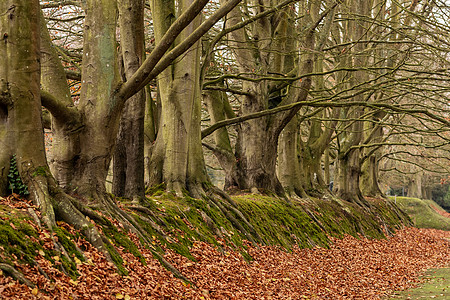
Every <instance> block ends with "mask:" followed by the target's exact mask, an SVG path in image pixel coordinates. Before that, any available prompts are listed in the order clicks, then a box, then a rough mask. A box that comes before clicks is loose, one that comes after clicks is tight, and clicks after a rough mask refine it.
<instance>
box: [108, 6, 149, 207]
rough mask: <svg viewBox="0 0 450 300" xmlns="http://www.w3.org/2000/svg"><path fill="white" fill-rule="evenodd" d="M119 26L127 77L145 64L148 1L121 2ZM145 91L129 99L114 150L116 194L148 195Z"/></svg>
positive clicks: (123, 195)
mask: <svg viewBox="0 0 450 300" xmlns="http://www.w3.org/2000/svg"><path fill="white" fill-rule="evenodd" d="M118 3H119V26H120V31H121V50H122V57H123V62H124V68H125V72H124V73H125V74H124V77H125V80H127V79H129V78H131V76H132V75H133V74H134V73H135V72H136V71H137V70H138V68H139V67H140V66H141V63H142V58H143V55H144V1H143V0H122V1H119V2H118ZM144 115H145V91H144V90H142V91H140V92H138V93H137V94H135V95H134V96H132V97H131V98H130V99H128V100H127V102H126V104H125V107H124V109H123V112H122V117H121V121H120V126H119V133H118V137H117V142H116V150H115V153H114V163H113V166H114V169H113V193H114V194H115V195H116V196H121V197H126V198H131V199H132V198H141V197H144V192H145V191H144V190H145V185H144Z"/></svg>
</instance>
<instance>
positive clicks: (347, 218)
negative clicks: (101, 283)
mask: <svg viewBox="0 0 450 300" xmlns="http://www.w3.org/2000/svg"><path fill="white" fill-rule="evenodd" d="M117 201H118V202H121V203H120V206H121V207H122V209H123V210H124V211H125V212H127V213H128V214H130V215H131V216H133V217H134V219H135V220H136V223H137V224H139V226H140V227H141V229H142V230H144V231H145V232H146V233H147V236H146V237H144V236H139V235H137V237H138V238H137V239H136V238H130V236H128V235H127V234H126V230H125V229H124V227H122V226H117V222H116V221H113V220H112V221H107V220H106V219H105V222H104V223H103V224H97V225H98V226H99V228H101V231H102V232H103V234H104V235H105V238H106V239H108V240H109V242H110V244H111V246H110V247H112V245H114V246H115V247H120V249H124V250H125V251H128V252H130V253H132V254H133V255H135V256H137V257H139V259H140V260H141V262H142V263H143V264H145V259H144V258H143V257H142V256H141V255H140V252H139V250H138V249H139V246H144V247H149V248H152V249H153V250H154V251H155V253H158V252H159V253H163V252H164V250H163V249H164V248H169V249H172V250H174V251H176V252H177V253H180V254H182V255H184V256H186V257H188V258H190V259H193V257H192V256H191V255H190V252H189V249H190V248H191V246H192V245H193V243H194V242H195V241H199V240H200V241H206V242H208V243H211V244H214V245H216V246H217V247H218V248H219V249H220V248H221V245H223V243H226V244H228V245H231V246H233V247H235V248H236V249H238V250H239V251H240V252H241V253H242V255H243V256H244V257H245V258H246V259H247V260H251V259H252V258H251V257H250V255H249V254H248V253H247V252H246V246H245V245H246V243H245V242H244V240H252V239H253V240H256V241H257V242H258V243H261V244H265V245H275V246H280V247H283V248H285V249H286V250H287V251H289V250H290V249H291V248H292V247H293V246H294V245H298V246H299V247H301V248H307V247H314V246H321V247H327V246H328V243H329V236H335V237H341V236H343V235H345V234H350V235H352V236H358V235H363V236H367V237H373V238H383V237H384V236H385V234H386V233H391V232H394V231H395V230H396V229H398V228H400V227H403V226H404V225H409V224H410V219H409V218H408V216H407V215H406V214H404V213H403V212H402V211H401V210H399V209H398V208H397V206H396V205H395V204H394V203H393V201H392V200H386V199H378V200H376V199H371V200H370V201H369V202H370V205H371V207H370V209H368V208H361V207H359V206H356V205H354V204H351V203H347V202H342V201H336V200H324V199H309V200H307V201H304V202H300V201H297V200H292V201H290V202H288V201H286V200H284V199H279V198H275V197H269V196H261V195H255V194H248V195H239V196H234V197H233V198H232V200H229V202H230V203H231V204H230V203H228V204H225V203H220V201H218V200H217V199H215V200H214V201H213V200H211V199H210V198H206V197H205V199H194V198H191V197H184V198H178V197H174V196H173V195H171V194H167V193H160V192H155V193H154V194H153V195H151V196H149V197H147V198H146V199H145V200H143V201H142V202H141V203H140V204H139V205H137V204H136V203H133V202H131V201H127V200H126V199H118V200H117ZM223 201H224V202H225V201H226V200H223ZM225 206H226V207H228V209H226V210H225V209H224V207H225ZM29 209H30V208H28V209H25V208H23V209H20V208H13V207H11V206H8V205H1V206H0V249H2V251H1V254H0V263H7V264H9V265H14V264H17V263H27V264H33V263H34V261H35V258H36V256H38V255H44V256H45V257H46V258H47V259H48V260H50V261H51V262H52V263H54V264H55V267H58V268H60V269H63V270H64V271H65V272H66V273H68V274H69V275H70V276H72V277H76V276H77V270H76V263H75V262H76V261H78V260H83V255H82V253H80V252H79V250H80V249H79V248H77V247H76V246H75V244H74V241H75V240H76V239H77V238H79V236H78V234H77V233H76V232H74V231H72V230H70V228H68V227H67V225H66V224H63V223H59V227H57V228H53V235H54V236H55V237H56V239H57V241H58V242H59V243H60V244H62V246H63V247H64V248H65V250H66V251H67V252H68V253H67V255H65V256H64V255H61V253H58V252H57V251H56V250H49V249H48V247H45V245H44V244H45V242H46V240H47V242H48V237H46V236H45V234H44V235H42V232H41V233H38V231H37V227H36V226H34V225H33V218H31V216H30V215H29V214H28V211H29ZM149 237H150V238H149ZM133 240H134V241H137V240H139V241H140V243H141V245H136V244H135V243H134V242H132V241H133ZM108 244H109V243H108ZM81 250H82V249H81ZM110 250H111V249H110ZM109 252H110V253H112V254H114V253H115V255H111V256H112V259H113V261H114V263H115V264H116V265H117V267H118V271H119V272H120V273H122V274H126V269H125V268H123V266H122V260H121V257H120V255H119V256H118V257H116V256H117V255H116V254H118V253H117V251H113V250H111V251H109Z"/></svg>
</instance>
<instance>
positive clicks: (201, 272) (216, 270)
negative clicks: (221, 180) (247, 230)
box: [0, 203, 450, 299]
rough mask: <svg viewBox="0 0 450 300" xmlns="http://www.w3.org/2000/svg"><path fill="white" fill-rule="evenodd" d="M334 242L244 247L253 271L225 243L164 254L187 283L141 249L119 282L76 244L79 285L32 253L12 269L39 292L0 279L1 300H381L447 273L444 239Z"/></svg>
mask: <svg viewBox="0 0 450 300" xmlns="http://www.w3.org/2000/svg"><path fill="white" fill-rule="evenodd" d="M8 204H9V205H11V203H8ZM19 206H20V205H19ZM60 225H61V226H62V227H64V228H66V229H67V230H69V231H71V232H72V233H74V231H73V229H71V228H69V227H68V226H67V225H65V224H60ZM39 234H40V236H39V238H40V239H41V240H43V241H44V244H43V247H44V249H51V248H53V242H52V239H51V238H49V233H48V232H43V231H40V233H39ZM131 237H132V239H133V240H134V241H136V242H137V240H138V239H137V238H136V237H135V236H131ZM332 240H333V243H332V245H331V247H330V249H325V248H319V247H317V248H313V249H294V250H293V251H292V252H290V253H287V252H286V251H284V250H283V249H280V248H277V247H266V246H264V247H255V246H252V245H250V244H247V246H248V249H247V251H248V253H249V254H251V256H252V257H253V258H254V261H252V262H250V263H249V262H247V261H245V260H244V258H243V257H242V256H241V254H239V253H238V252H236V251H233V249H232V248H231V247H228V246H227V245H225V244H224V242H222V251H220V252H219V251H218V249H217V248H215V247H213V246H211V245H209V244H207V243H204V242H195V243H194V245H193V247H192V248H191V253H192V255H193V257H194V258H195V260H196V261H191V260H189V259H187V258H186V257H183V256H180V255H178V254H176V253H174V252H171V251H169V250H168V251H167V252H166V255H165V257H166V259H167V260H168V261H169V262H171V263H172V264H173V265H174V266H175V267H177V268H178V269H179V270H180V271H181V272H182V273H183V275H184V276H186V277H187V278H189V279H190V280H191V283H185V282H183V281H181V280H179V279H177V278H175V277H174V276H173V275H172V273H170V272H169V271H167V270H166V269H164V268H163V267H162V266H161V265H160V264H159V262H158V261H156V260H155V259H153V257H152V254H151V252H150V251H149V250H148V249H146V248H143V247H141V248H140V251H141V253H142V254H143V257H145V259H146V264H145V265H143V264H142V263H141V261H140V260H139V258H136V257H135V256H134V255H132V254H130V253H126V252H125V251H124V249H120V248H119V249H118V251H119V252H120V253H121V254H122V256H123V258H124V260H125V263H124V266H125V268H126V269H127V270H128V271H129V274H128V275H127V276H120V275H118V274H117V272H116V269H115V266H114V265H113V264H111V263H109V262H107V261H106V260H105V258H104V257H103V255H102V254H100V253H99V252H98V251H97V250H96V249H95V248H93V247H92V246H91V245H90V244H89V243H87V242H86V241H85V240H83V239H81V238H77V240H76V241H75V242H76V243H77V245H78V247H79V248H81V249H83V250H85V256H86V260H85V261H81V260H79V259H78V258H75V257H74V258H73V260H74V261H75V262H76V263H77V269H78V272H79V274H80V276H79V277H78V278H76V280H74V279H72V278H70V277H68V276H66V275H65V274H63V273H61V272H60V271H59V270H58V269H57V268H56V267H57V265H58V264H60V263H61V261H60V258H58V257H52V261H53V264H52V263H51V262H50V261H49V260H48V257H46V258H44V255H46V254H45V253H44V251H37V250H36V254H37V257H36V261H37V266H39V267H40V270H39V268H38V267H37V266H28V265H23V264H19V263H16V264H15V265H14V267H15V268H16V269H18V270H20V271H21V272H22V273H23V274H24V275H25V277H26V278H28V279H29V280H31V281H32V282H34V283H36V284H37V286H36V287H35V288H30V287H28V286H26V285H24V284H20V283H18V282H16V281H15V280H14V279H12V278H11V277H7V276H5V274H3V273H2V272H1V271H0V273H1V275H0V299H380V298H381V299H382V298H385V297H387V296H388V295H390V294H392V293H393V291H395V290H403V289H406V288H409V287H412V286H414V285H416V284H417V283H418V280H419V279H418V278H419V276H420V275H422V274H423V273H424V271H425V270H426V269H429V268H439V267H444V266H450V232H448V231H439V230H434V229H416V228H406V229H403V230H400V231H398V232H397V234H396V235H395V236H393V237H390V238H388V239H386V240H369V239H366V238H360V239H357V238H354V237H351V236H346V237H344V238H343V239H334V238H332ZM155 243H157V241H155ZM0 250H1V249H0ZM0 256H1V255H0ZM55 265H56V267H55ZM44 274H45V275H44ZM46 275H47V276H48V278H47V277H46Z"/></svg>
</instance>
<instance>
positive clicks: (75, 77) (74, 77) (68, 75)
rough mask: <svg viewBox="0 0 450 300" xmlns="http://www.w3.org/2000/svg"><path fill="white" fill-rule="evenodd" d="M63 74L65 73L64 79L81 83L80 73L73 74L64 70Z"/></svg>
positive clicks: (73, 72)
mask: <svg viewBox="0 0 450 300" xmlns="http://www.w3.org/2000/svg"><path fill="white" fill-rule="evenodd" d="M64 72H65V73H66V78H67V79H71V80H76V81H81V73H79V72H75V71H72V70H65V71H64Z"/></svg>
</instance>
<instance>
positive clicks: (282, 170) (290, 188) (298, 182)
mask: <svg viewBox="0 0 450 300" xmlns="http://www.w3.org/2000/svg"><path fill="white" fill-rule="evenodd" d="M298 139H299V122H298V118H297V117H294V118H293V119H292V120H291V121H290V122H289V123H288V124H287V125H286V127H285V128H284V129H283V131H282V132H281V134H280V137H279V139H278V140H279V144H278V168H277V174H278V178H280V182H281V185H282V186H283V188H284V190H285V192H286V194H287V196H295V195H297V196H299V197H306V193H305V191H304V189H303V185H302V182H303V180H304V176H303V174H302V172H301V171H300V163H299V153H298V150H299V141H298Z"/></svg>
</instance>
